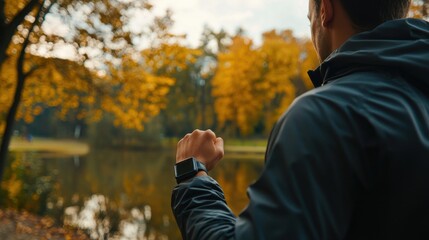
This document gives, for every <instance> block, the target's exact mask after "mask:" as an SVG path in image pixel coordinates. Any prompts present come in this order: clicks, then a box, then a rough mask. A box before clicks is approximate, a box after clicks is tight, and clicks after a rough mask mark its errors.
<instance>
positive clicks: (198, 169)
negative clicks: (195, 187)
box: [174, 157, 207, 184]
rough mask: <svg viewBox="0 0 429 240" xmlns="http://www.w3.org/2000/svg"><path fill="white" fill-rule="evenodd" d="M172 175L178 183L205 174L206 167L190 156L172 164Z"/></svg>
mask: <svg viewBox="0 0 429 240" xmlns="http://www.w3.org/2000/svg"><path fill="white" fill-rule="evenodd" d="M174 175H175V177H176V182H177V183H178V184H179V183H181V182H184V181H188V180H189V179H192V178H194V177H195V176H204V175H207V169H206V167H205V165H204V164H203V163H202V162H199V161H198V160H197V159H196V158H194V157H190V158H188V159H185V160H183V161H180V162H178V163H176V164H175V165H174Z"/></svg>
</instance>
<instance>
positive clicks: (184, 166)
mask: <svg viewBox="0 0 429 240" xmlns="http://www.w3.org/2000/svg"><path fill="white" fill-rule="evenodd" d="M174 170H175V171H176V172H175V173H176V177H182V176H188V175H190V174H195V172H196V171H197V167H196V165H195V162H194V159H193V158H189V159H186V160H185V161H182V162H179V163H177V164H176V165H175V168H174Z"/></svg>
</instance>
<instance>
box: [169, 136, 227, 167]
mask: <svg viewBox="0 0 429 240" xmlns="http://www.w3.org/2000/svg"><path fill="white" fill-rule="evenodd" d="M223 155H224V150H223V139H222V138H220V137H216V134H215V133H214V132H213V131H212V130H207V131H201V130H198V129H197V130H195V131H193V132H192V133H188V134H186V135H185V136H184V137H183V138H182V139H181V140H180V141H179V142H178V143H177V152H176V163H178V162H181V161H183V160H185V159H187V158H190V157H195V158H197V159H198V160H199V161H200V162H202V163H203V164H204V165H205V166H206V168H207V171H210V170H212V169H213V168H214V167H215V166H216V164H217V163H218V162H219V161H220V160H221V159H222V157H223Z"/></svg>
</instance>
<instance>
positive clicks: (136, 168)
mask: <svg viewBox="0 0 429 240" xmlns="http://www.w3.org/2000/svg"><path fill="white" fill-rule="evenodd" d="M225 155H226V156H225V159H224V160H222V161H221V162H220V163H219V165H218V166H217V168H216V169H214V170H213V171H212V172H211V173H210V175H211V176H212V177H214V178H215V179H216V180H217V181H218V182H219V184H220V185H221V186H222V188H223V190H224V192H225V196H226V199H227V202H228V204H229V206H230V208H231V209H232V210H233V212H234V213H235V214H238V213H240V211H241V210H242V209H243V208H244V207H245V206H246V205H247V203H248V199H247V195H246V189H247V186H248V185H249V184H250V183H251V182H253V181H254V180H256V178H257V177H258V176H259V174H260V172H261V171H262V168H263V155H256V156H255V155H252V156H250V155H243V154H231V155H229V154H228V152H226V153H225ZM229 156H230V157H229ZM174 160H175V152H174V149H171V150H163V151H124V150H96V151H91V152H90V153H89V154H88V155H86V156H84V157H77V156H76V157H73V156H58V155H53V154H48V153H29V152H27V153H26V152H14V153H12V154H11V156H10V160H9V165H10V166H9V170H8V171H7V172H6V175H5V180H6V181H5V182H4V184H5V185H6V186H7V187H8V191H9V198H8V202H7V203H3V204H8V205H12V206H14V207H16V208H22V209H28V210H30V211H32V212H36V213H39V214H42V215H50V216H52V217H54V218H55V219H56V220H57V221H58V222H60V223H63V224H64V225H66V226H74V227H78V228H82V229H85V231H86V232H87V233H88V234H89V235H90V236H91V238H92V239H103V238H104V237H106V236H108V237H109V239H181V236H180V232H179V230H178V228H177V225H176V222H175V220H174V217H173V215H172V212H171V207H170V198H171V191H172V189H173V188H174V186H175V185H176V183H175V179H174V173H173V164H174ZM5 185H4V186H5Z"/></svg>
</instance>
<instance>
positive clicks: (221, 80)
mask: <svg viewBox="0 0 429 240" xmlns="http://www.w3.org/2000/svg"><path fill="white" fill-rule="evenodd" d="M253 48H254V46H253V42H252V41H251V40H250V39H247V38H244V37H235V38H233V40H232V44H231V46H230V47H229V49H228V51H226V52H225V53H220V54H219V55H218V58H219V64H218V69H217V71H216V75H215V77H214V79H213V82H212V84H213V91H212V94H213V97H214V98H215V111H216V113H217V119H218V123H219V127H220V128H223V129H225V131H226V132H227V134H230V135H236V134H237V133H241V134H243V135H248V134H250V133H252V131H253V127H254V126H255V125H256V124H257V122H258V120H259V117H260V115H261V112H262V106H263V101H262V100H263V97H264V95H265V92H264V90H265V89H266V87H265V86H264V82H263V79H262V72H261V69H262V66H263V59H262V58H261V55H260V52H259V51H257V50H255V49H253ZM261 102H262V103H261Z"/></svg>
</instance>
